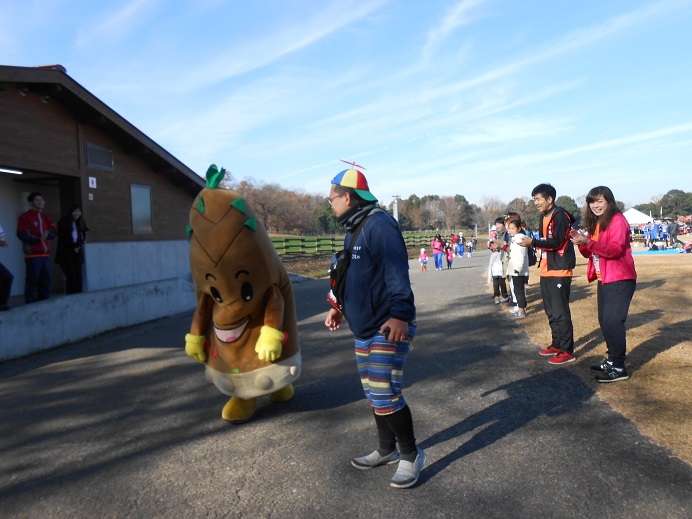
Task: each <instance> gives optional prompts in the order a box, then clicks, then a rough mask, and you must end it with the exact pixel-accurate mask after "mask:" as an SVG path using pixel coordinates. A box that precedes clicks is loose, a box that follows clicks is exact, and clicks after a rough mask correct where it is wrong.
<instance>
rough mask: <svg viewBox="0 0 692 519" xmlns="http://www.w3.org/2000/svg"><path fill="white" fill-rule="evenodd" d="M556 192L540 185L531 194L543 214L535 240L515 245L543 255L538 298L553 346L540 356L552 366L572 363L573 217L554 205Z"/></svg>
mask: <svg viewBox="0 0 692 519" xmlns="http://www.w3.org/2000/svg"><path fill="white" fill-rule="evenodd" d="M556 195H557V193H556V191H555V188H554V187H553V186H551V185H550V184H539V185H537V186H536V187H535V188H533V191H532V192H531V196H532V197H533V203H534V205H535V206H536V208H537V209H538V210H539V211H540V212H541V213H543V215H542V217H541V225H540V227H539V237H538V238H537V239H534V238H530V237H528V236H527V237H526V238H523V239H522V240H521V242H518V243H519V244H520V245H523V246H525V247H528V246H531V245H532V246H533V247H535V248H536V249H541V250H542V251H544V252H543V255H542V258H541V264H540V272H541V297H542V298H543V308H544V309H545V313H546V315H547V316H548V322H549V323H550V331H551V335H552V344H551V345H550V346H548V347H547V348H545V349H543V350H540V351H539V354H540V355H543V356H546V357H551V358H550V359H549V360H548V362H549V363H551V364H567V363H568V362H574V360H575V357H574V329H573V328H572V314H571V312H570V309H569V293H570V288H571V286H572V269H573V268H574V266H575V265H576V263H577V259H576V255H575V254H574V245H573V244H572V242H571V241H570V235H569V233H570V230H571V229H572V224H573V223H574V217H573V216H572V215H571V214H569V213H568V212H567V211H566V210H565V209H563V208H562V207H557V206H556V205H555V197H556Z"/></svg>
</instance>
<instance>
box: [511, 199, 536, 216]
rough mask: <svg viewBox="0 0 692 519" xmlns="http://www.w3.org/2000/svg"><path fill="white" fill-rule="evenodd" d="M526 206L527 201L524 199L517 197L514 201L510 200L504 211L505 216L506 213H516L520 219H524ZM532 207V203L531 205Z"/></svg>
mask: <svg viewBox="0 0 692 519" xmlns="http://www.w3.org/2000/svg"><path fill="white" fill-rule="evenodd" d="M527 205H528V201H527V200H526V199H524V198H521V197H517V198H515V199H514V200H512V201H511V202H510V203H509V204H507V207H506V209H505V214H508V213H517V214H518V215H519V216H520V217H522V218H523V217H524V215H525V214H526V206H527ZM531 205H533V203H532V204H531Z"/></svg>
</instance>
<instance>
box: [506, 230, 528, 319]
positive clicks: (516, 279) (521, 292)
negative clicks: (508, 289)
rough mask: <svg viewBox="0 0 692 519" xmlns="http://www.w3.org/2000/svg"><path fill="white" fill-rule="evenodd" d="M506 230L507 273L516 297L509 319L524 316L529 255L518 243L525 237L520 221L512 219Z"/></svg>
mask: <svg viewBox="0 0 692 519" xmlns="http://www.w3.org/2000/svg"><path fill="white" fill-rule="evenodd" d="M507 232H509V235H510V236H511V237H512V240H511V241H510V244H509V260H508V261H507V274H509V275H510V276H511V279H512V287H513V288H514V295H515V296H516V298H517V307H516V310H515V311H514V312H513V313H512V314H511V315H510V317H509V318H510V319H523V318H524V317H526V289H525V285H526V284H527V283H528V281H529V255H528V251H527V249H526V247H522V246H521V245H519V243H518V242H519V241H521V240H522V238H525V236H526V235H525V234H524V231H522V229H521V221H519V220H512V221H511V222H509V224H507Z"/></svg>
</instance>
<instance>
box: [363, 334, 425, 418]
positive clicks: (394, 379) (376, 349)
mask: <svg viewBox="0 0 692 519" xmlns="http://www.w3.org/2000/svg"><path fill="white" fill-rule="evenodd" d="M415 334H416V328H415V325H413V324H411V323H409V337H408V338H409V340H408V341H407V342H400V343H399V344H396V343H393V342H390V341H388V340H387V339H386V338H385V337H384V335H382V334H377V335H375V336H374V337H372V338H370V339H366V340H363V339H358V338H356V363H357V364H358V374H359V375H360V381H361V383H362V384H363V391H364V392H365V396H366V397H367V398H368V400H370V404H371V405H372V407H373V410H374V411H375V414H377V415H388V414H392V413H396V412H397V411H400V410H401V409H402V408H403V407H404V406H405V405H406V401H405V400H404V396H403V395H402V394H401V391H402V389H403V382H404V364H405V362H406V355H407V354H408V352H409V351H410V349H411V343H410V341H412V340H413V337H414V336H415Z"/></svg>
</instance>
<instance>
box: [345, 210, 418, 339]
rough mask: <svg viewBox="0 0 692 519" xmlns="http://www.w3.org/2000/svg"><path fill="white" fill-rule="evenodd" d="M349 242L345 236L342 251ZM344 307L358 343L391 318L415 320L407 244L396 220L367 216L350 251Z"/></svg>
mask: <svg viewBox="0 0 692 519" xmlns="http://www.w3.org/2000/svg"><path fill="white" fill-rule="evenodd" d="M350 241H351V233H347V234H346V238H345V240H344V247H347V246H348V244H349V243H350ZM344 307H345V308H344V309H345V313H346V315H347V319H348V325H349V327H350V328H351V331H352V332H353V334H354V335H355V336H356V337H357V338H359V339H369V338H371V337H373V336H374V335H376V334H377V332H378V331H379V329H380V327H381V326H382V325H383V324H384V323H385V322H386V321H387V320H388V319H389V318H390V317H394V318H396V319H401V320H402V321H406V322H411V321H413V320H415V316H416V307H415V306H414V303H413V292H412V291H411V283H410V280H409V275H408V253H407V251H406V243H405V242H404V238H403V236H401V231H399V227H398V224H397V222H396V220H394V218H392V217H391V216H390V215H389V214H388V213H386V212H377V213H373V214H372V215H370V217H369V218H368V219H367V221H366V222H365V225H364V226H363V230H362V231H361V234H360V236H359V237H358V240H357V241H356V243H355V245H354V247H353V254H352V255H351V263H350V265H349V267H348V273H347V274H346V290H345V291H344Z"/></svg>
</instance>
